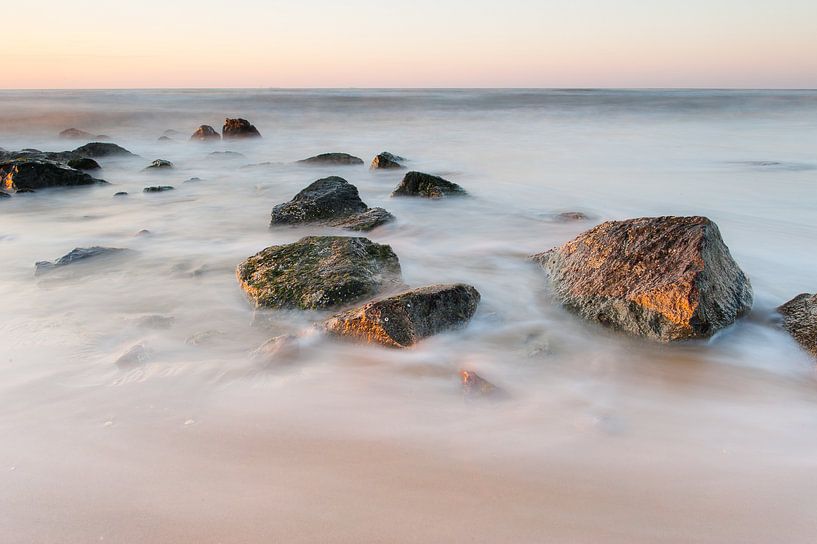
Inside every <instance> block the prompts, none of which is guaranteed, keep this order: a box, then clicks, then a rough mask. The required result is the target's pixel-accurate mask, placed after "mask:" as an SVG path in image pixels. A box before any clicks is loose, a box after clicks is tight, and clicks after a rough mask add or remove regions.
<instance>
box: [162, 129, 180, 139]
mask: <svg viewBox="0 0 817 544" xmlns="http://www.w3.org/2000/svg"><path fill="white" fill-rule="evenodd" d="M181 135H182V133H181V132H179V131H178V130H173V129H172V128H169V129H167V130H166V131H164V132H163V133H162V136H165V137H169V138H175V137H177V136H181Z"/></svg>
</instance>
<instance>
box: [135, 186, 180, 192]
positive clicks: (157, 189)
mask: <svg viewBox="0 0 817 544" xmlns="http://www.w3.org/2000/svg"><path fill="white" fill-rule="evenodd" d="M173 189H175V187H173V186H172V185H153V186H151V187H145V188H144V189H142V192H143V193H162V192H164V191H172V190H173Z"/></svg>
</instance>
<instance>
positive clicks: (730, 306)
mask: <svg viewBox="0 0 817 544" xmlns="http://www.w3.org/2000/svg"><path fill="white" fill-rule="evenodd" d="M532 259H533V260H534V261H536V262H538V263H539V264H540V265H541V266H542V268H544V269H545V271H547V272H548V274H549V275H550V278H551V282H552V284H553V290H554V293H555V296H556V299H557V300H559V301H560V302H561V303H562V304H564V305H565V306H567V307H568V308H570V309H572V310H574V311H576V312H577V313H578V314H579V315H580V316H582V317H584V318H585V319H588V320H591V321H597V322H599V323H602V324H604V325H608V326H611V327H613V328H616V329H619V330H623V331H626V332H629V333H632V334H636V335H640V336H644V337H647V338H651V339H654V340H659V341H664V342H667V341H672V340H683V339H687V338H698V337H707V336H711V335H712V334H714V333H715V332H717V331H718V330H720V329H722V328H724V327H726V326H728V325H730V324H731V323H732V322H734V321H735V320H736V319H737V318H738V317H740V316H741V315H743V314H744V313H746V312H747V311H748V310H749V309H750V308H751V306H752V287H751V284H750V283H749V279H748V278H747V277H746V275H745V274H744V273H743V271H742V270H741V269H740V268H739V267H738V265H737V264H736V263H735V261H734V260H733V259H732V256H731V255H730V253H729V248H727V247H726V245H725V244H724V243H723V240H722V239H721V234H720V231H719V230H718V227H717V225H715V223H713V222H712V221H710V220H709V219H707V218H705V217H644V218H640V219H629V220H626V221H608V222H606V223H602V224H601V225H598V226H597V227H595V228H593V229H590V230H588V231H586V232H584V233H582V234H580V235H579V236H578V237H577V238H576V239H575V240H573V241H571V242H568V243H566V244H565V245H563V246H561V247H559V248H555V249H552V250H550V251H547V252H544V253H540V254H538V255H534V256H532Z"/></svg>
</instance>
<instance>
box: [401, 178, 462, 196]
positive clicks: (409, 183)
mask: <svg viewBox="0 0 817 544" xmlns="http://www.w3.org/2000/svg"><path fill="white" fill-rule="evenodd" d="M466 194H467V193H466V192H465V190H464V189H463V188H462V187H460V186H459V185H457V184H456V183H452V182H450V181H448V180H445V179H443V178H441V177H438V176H432V175H430V174H423V173H422V172H409V173H407V174H406V175H405V176H403V181H401V182H400V185H398V186H397V188H396V189H395V190H394V192H392V194H391V196H419V197H426V198H442V197H444V196H463V195H466Z"/></svg>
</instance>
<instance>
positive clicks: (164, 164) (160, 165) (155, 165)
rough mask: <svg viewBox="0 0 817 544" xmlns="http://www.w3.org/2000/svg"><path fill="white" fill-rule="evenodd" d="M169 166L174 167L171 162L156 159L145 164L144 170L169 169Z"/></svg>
mask: <svg viewBox="0 0 817 544" xmlns="http://www.w3.org/2000/svg"><path fill="white" fill-rule="evenodd" d="M171 168H174V166H173V163H172V162H170V161H166V160H164V159H156V160H155V161H153V162H152V163H150V164H149V165H148V166H146V167H145V170H170V169H171Z"/></svg>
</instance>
